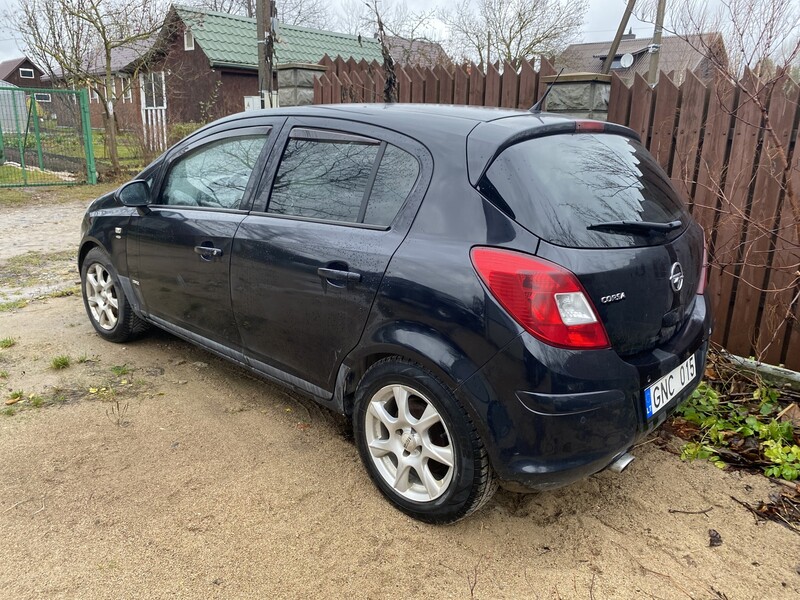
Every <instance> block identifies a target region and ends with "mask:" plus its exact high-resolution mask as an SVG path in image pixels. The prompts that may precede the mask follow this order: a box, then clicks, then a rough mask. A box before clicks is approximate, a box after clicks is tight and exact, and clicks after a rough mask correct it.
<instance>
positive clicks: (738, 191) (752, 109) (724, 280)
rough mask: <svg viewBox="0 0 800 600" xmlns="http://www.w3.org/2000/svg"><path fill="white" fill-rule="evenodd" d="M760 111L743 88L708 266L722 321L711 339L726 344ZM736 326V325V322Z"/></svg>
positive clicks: (751, 86)
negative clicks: (722, 325)
mask: <svg viewBox="0 0 800 600" xmlns="http://www.w3.org/2000/svg"><path fill="white" fill-rule="evenodd" d="M739 85H740V86H742V87H743V88H745V87H746V88H747V89H748V90H749V93H751V94H754V93H755V90H756V89H757V82H756V81H755V76H753V74H752V73H751V72H750V71H746V72H745V75H744V78H743V80H742V82H741V83H740V84H739ZM760 122H761V113H760V111H759V108H758V106H757V105H756V103H755V102H753V101H752V100H751V99H750V98H749V97H748V94H747V93H745V92H744V90H742V92H741V93H740V94H739V102H738V103H737V107H736V122H735V124H734V129H733V131H734V133H733V139H732V140H731V150H730V156H729V159H728V164H727V174H726V177H725V194H724V201H723V203H722V205H721V206H720V214H719V220H718V222H717V226H716V228H715V229H716V238H715V241H714V260H713V262H712V265H711V279H710V281H711V293H712V299H713V305H714V314H715V315H717V316H718V318H719V320H720V321H722V322H723V323H724V325H725V326H724V327H717V330H716V331H715V332H714V339H715V340H716V341H718V342H719V343H721V344H722V345H723V346H724V345H726V344H727V338H728V331H729V329H730V325H731V323H730V319H729V317H730V309H731V303H732V301H734V300H735V294H736V291H737V283H738V280H737V278H736V276H737V275H738V273H739V270H740V266H741V265H740V261H741V250H742V248H741V245H740V238H741V232H742V229H743V228H745V227H746V220H745V215H746V212H747V205H748V195H749V190H750V185H751V183H752V177H753V167H754V164H755V160H756V151H757V148H758V142H759V138H760V133H761V130H760V127H759V123H760ZM737 326H739V324H737ZM730 350H731V352H735V353H738V354H745V355H747V354H748V351H749V348H738V347H737V348H730Z"/></svg>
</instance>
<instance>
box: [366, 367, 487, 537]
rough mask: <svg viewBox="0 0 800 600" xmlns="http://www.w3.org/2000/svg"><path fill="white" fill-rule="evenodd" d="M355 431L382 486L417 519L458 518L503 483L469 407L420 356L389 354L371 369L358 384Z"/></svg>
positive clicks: (445, 520) (446, 520) (448, 520)
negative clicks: (411, 358) (417, 361)
mask: <svg viewBox="0 0 800 600" xmlns="http://www.w3.org/2000/svg"><path fill="white" fill-rule="evenodd" d="M353 432H354V435H355V440H356V444H357V446H358V450H359V454H360V455H361V459H362V461H363V463H364V465H365V467H366V468H367V471H368V472H369V474H370V477H371V478H372V480H373V481H374V482H375V485H377V487H378V489H380V491H381V492H382V493H383V495H384V496H385V497H386V498H387V499H388V500H389V501H391V502H392V503H393V504H394V505H395V506H396V507H397V508H399V509H400V510H402V511H403V512H405V513H406V514H408V515H410V516H412V517H414V518H415V519H419V520H421V521H425V522H428V523H451V522H453V521H457V520H459V519H462V518H464V517H466V516H467V515H469V514H470V513H472V512H474V511H476V510H477V509H478V508H480V507H481V506H482V505H483V504H484V503H485V502H487V501H488V500H489V498H491V497H492V494H494V491H495V490H496V489H497V485H496V483H495V480H494V477H493V473H492V469H491V466H490V465H489V460H488V457H487V455H486V450H485V449H484V446H483V443H482V441H481V439H480V437H479V435H478V432H477V431H476V429H475V426H474V425H473V424H472V421H471V420H470V419H469V416H468V415H467V413H466V411H465V410H464V409H463V407H462V406H461V405H460V404H459V403H458V400H457V399H456V398H455V396H454V395H453V393H452V392H451V391H450V390H449V389H448V388H447V386H446V385H445V384H443V383H442V382H441V381H439V379H437V378H436V376H434V375H433V374H432V373H430V372H428V371H427V370H425V369H423V368H422V367H421V366H419V365H417V364H415V363H411V362H409V361H406V360H403V359H399V358H389V359H385V360H382V361H379V362H377V363H375V364H374V365H373V366H372V367H371V368H370V369H369V370H368V371H367V373H366V374H365V375H364V377H363V378H362V380H361V382H360V384H359V387H358V390H357V391H356V401H355V406H354V410H353Z"/></svg>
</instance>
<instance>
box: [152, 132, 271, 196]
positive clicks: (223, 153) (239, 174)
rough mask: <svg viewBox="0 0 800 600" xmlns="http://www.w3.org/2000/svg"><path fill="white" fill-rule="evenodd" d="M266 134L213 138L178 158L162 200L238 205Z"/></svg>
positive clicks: (171, 169)
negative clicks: (212, 140)
mask: <svg viewBox="0 0 800 600" xmlns="http://www.w3.org/2000/svg"><path fill="white" fill-rule="evenodd" d="M266 139H267V136H266V135H254V136H242V137H235V138H227V139H224V140H220V141H217V142H212V143H210V144H208V145H206V146H203V147H201V148H199V149H198V150H195V151H194V152H192V153H191V154H189V155H187V156H183V157H181V158H180V159H178V160H177V161H176V162H175V163H174V164H173V166H172V167H171V168H170V172H169V175H168V176H167V181H166V183H165V184H164V190H163V192H162V194H161V202H160V203H161V204H167V205H170V206H198V207H206V208H229V209H230V208H233V209H235V208H238V207H239V204H240V202H241V201H242V198H243V197H244V191H245V188H246V187H247V182H248V181H249V179H250V175H251V173H252V172H253V168H254V167H255V165H256V162H257V161H258V156H259V154H260V153H261V150H262V148H263V147H264V143H265V142H266Z"/></svg>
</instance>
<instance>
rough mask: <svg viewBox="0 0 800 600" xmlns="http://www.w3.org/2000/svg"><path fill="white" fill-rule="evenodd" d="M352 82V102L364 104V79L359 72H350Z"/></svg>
mask: <svg viewBox="0 0 800 600" xmlns="http://www.w3.org/2000/svg"><path fill="white" fill-rule="evenodd" d="M349 77H350V81H351V82H352V86H351V91H350V102H358V103H361V102H364V79H363V78H362V76H361V73H359V71H358V70H355V71H350V74H349Z"/></svg>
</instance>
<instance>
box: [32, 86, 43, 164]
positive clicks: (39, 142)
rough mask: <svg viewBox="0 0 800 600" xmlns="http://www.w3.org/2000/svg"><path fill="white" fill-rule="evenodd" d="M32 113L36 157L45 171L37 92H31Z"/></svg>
mask: <svg viewBox="0 0 800 600" xmlns="http://www.w3.org/2000/svg"><path fill="white" fill-rule="evenodd" d="M31 115H32V116H33V135H34V137H35V138H36V157H37V158H38V159H39V168H40V169H41V170H43V171H44V158H43V157H42V134H41V132H40V131H39V111H38V109H37V108H36V94H31Z"/></svg>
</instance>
